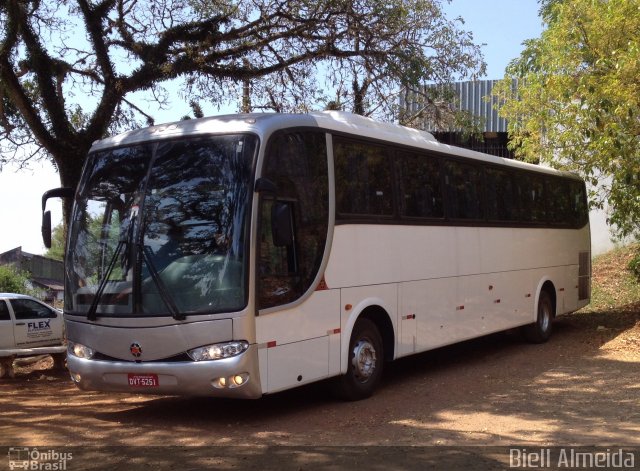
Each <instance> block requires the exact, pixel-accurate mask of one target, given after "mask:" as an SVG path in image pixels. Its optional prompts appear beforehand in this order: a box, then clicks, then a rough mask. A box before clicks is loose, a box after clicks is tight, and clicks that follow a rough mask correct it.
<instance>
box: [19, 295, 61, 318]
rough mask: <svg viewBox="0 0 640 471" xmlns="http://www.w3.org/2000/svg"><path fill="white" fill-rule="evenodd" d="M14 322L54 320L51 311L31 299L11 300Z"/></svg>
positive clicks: (53, 314)
mask: <svg viewBox="0 0 640 471" xmlns="http://www.w3.org/2000/svg"><path fill="white" fill-rule="evenodd" d="M10 302H11V307H12V308H13V313H14V314H15V316H16V320H26V319H47V318H55V317H57V316H56V313H55V312H54V311H53V309H51V308H49V307H47V306H45V305H43V304H40V303H38V302H35V301H32V300H31V299H11V300H10Z"/></svg>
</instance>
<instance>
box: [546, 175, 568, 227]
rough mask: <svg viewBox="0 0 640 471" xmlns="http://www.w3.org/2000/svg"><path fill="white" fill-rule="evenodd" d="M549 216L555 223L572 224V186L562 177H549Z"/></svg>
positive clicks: (550, 220)
mask: <svg viewBox="0 0 640 471" xmlns="http://www.w3.org/2000/svg"><path fill="white" fill-rule="evenodd" d="M547 191H548V197H549V198H548V202H547V218H548V220H549V222H551V223H553V224H562V225H572V224H574V223H575V221H573V220H572V219H573V217H572V214H571V187H570V186H569V185H567V181H566V180H563V179H560V178H553V177H549V178H547Z"/></svg>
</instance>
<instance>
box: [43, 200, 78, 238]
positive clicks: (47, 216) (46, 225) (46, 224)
mask: <svg viewBox="0 0 640 471" xmlns="http://www.w3.org/2000/svg"><path fill="white" fill-rule="evenodd" d="M73 194H74V190H73V188H67V187H65V188H54V189H53V190H49V191H45V192H44V194H43V195H42V228H41V230H42V241H43V242H44V246H45V247H46V248H48V249H50V248H51V211H45V208H46V207H47V200H48V199H49V198H73Z"/></svg>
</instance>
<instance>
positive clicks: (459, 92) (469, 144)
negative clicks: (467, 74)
mask: <svg viewBox="0 0 640 471" xmlns="http://www.w3.org/2000/svg"><path fill="white" fill-rule="evenodd" d="M496 82H497V80H475V81H470V82H457V83H454V84H452V85H451V86H450V88H451V96H452V97H453V100H452V101H451V103H449V104H448V107H449V108H450V109H452V110H453V111H455V110H457V111H466V112H468V113H469V114H471V115H472V116H475V117H476V118H479V124H480V126H479V127H480V131H481V133H482V137H483V138H482V139H478V138H475V137H473V136H469V135H468V133H464V132H461V131H462V130H461V129H449V130H443V129H442V127H441V125H440V126H438V125H436V124H435V123H434V122H432V121H429V120H426V121H425V122H424V125H423V129H424V130H425V131H429V132H430V133H431V134H433V136H434V137H435V138H436V139H437V140H438V141H439V142H442V143H443V144H449V145H452V146H457V147H464V148H466V149H471V150H475V151H478V152H483V153H485V154H491V155H497V156H498V157H507V158H510V159H511V158H513V152H512V151H510V150H509V149H508V148H507V144H508V142H509V137H508V134H507V120H506V119H504V118H501V117H500V116H499V115H498V110H497V109H496V107H495V98H493V97H492V96H491V91H492V90H493V86H494V84H495V83H496ZM401 106H402V107H406V109H407V110H408V111H409V113H412V112H415V111H416V110H417V109H418V108H419V106H420V105H419V104H418V103H412V102H411V98H409V99H408V101H407V102H406V103H405V104H402V103H401Z"/></svg>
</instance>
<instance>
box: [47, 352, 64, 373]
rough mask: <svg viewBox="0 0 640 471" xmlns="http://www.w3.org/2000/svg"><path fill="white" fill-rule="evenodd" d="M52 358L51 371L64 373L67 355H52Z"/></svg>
mask: <svg viewBox="0 0 640 471" xmlns="http://www.w3.org/2000/svg"><path fill="white" fill-rule="evenodd" d="M51 358H53V370H54V371H64V370H65V369H67V354H66V353H54V354H53V355H51Z"/></svg>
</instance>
